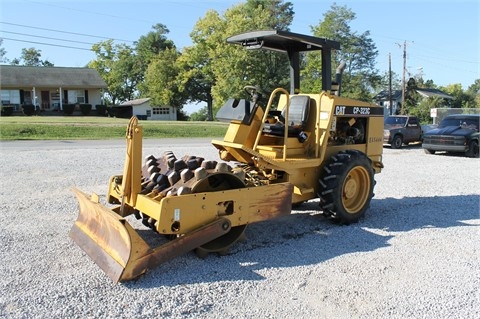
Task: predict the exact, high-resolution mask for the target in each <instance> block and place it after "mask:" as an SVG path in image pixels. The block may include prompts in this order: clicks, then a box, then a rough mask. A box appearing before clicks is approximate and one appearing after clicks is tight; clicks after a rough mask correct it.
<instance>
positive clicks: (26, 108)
mask: <svg viewBox="0 0 480 319" xmlns="http://www.w3.org/2000/svg"><path fill="white" fill-rule="evenodd" d="M22 111H23V114H25V115H27V116H31V115H33V114H35V105H33V104H24V105H22Z"/></svg>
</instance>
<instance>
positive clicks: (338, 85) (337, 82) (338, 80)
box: [332, 61, 346, 96]
mask: <svg viewBox="0 0 480 319" xmlns="http://www.w3.org/2000/svg"><path fill="white" fill-rule="evenodd" d="M345 66H346V63H345V61H342V63H340V65H339V66H338V67H337V69H336V71H335V82H334V83H333V85H332V88H333V87H335V88H336V90H335V95H336V96H340V91H341V89H342V74H343V70H345Z"/></svg>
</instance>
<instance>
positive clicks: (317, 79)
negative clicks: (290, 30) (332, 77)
mask: <svg viewBox="0 0 480 319" xmlns="http://www.w3.org/2000/svg"><path fill="white" fill-rule="evenodd" d="M354 19H355V13H354V12H353V11H352V10H351V9H349V8H347V7H346V6H338V5H337V4H335V3H334V4H333V5H332V6H331V8H330V10H329V11H327V12H326V13H325V14H324V19H323V21H322V20H321V21H320V22H319V24H318V25H316V26H313V27H312V32H313V34H314V35H315V36H318V37H324V38H328V39H334V40H336V41H339V42H340V44H341V50H340V51H336V52H333V54H332V56H333V60H334V62H333V65H334V66H335V65H339V64H340V63H341V62H342V61H344V62H345V63H346V67H345V71H344V74H343V77H342V82H343V84H342V87H343V88H342V92H343V95H344V96H347V97H351V98H356V99H360V100H367V101H370V100H371V98H372V94H373V91H374V89H375V88H376V87H377V86H379V84H380V82H381V77H380V76H379V74H378V71H377V70H376V69H375V59H376V57H377V56H378V51H377V48H376V46H375V43H374V42H373V40H372V39H371V38H370V31H365V32H363V33H361V34H359V33H357V32H354V31H352V30H351V27H350V24H351V22H352V21H353V20H354ZM320 66H321V60H320V54H319V53H313V54H308V55H307V56H306V61H305V69H304V71H303V72H302V80H303V83H304V85H302V89H303V90H304V91H305V90H317V91H318V90H320V88H321V73H320V72H319V71H318V70H320V68H319V67H320Z"/></svg>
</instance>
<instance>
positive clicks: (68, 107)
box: [63, 104, 75, 115]
mask: <svg viewBox="0 0 480 319" xmlns="http://www.w3.org/2000/svg"><path fill="white" fill-rule="evenodd" d="M73 111H75V104H63V113H65V114H67V115H72V114H73Z"/></svg>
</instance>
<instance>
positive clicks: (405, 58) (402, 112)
mask: <svg viewBox="0 0 480 319" xmlns="http://www.w3.org/2000/svg"><path fill="white" fill-rule="evenodd" d="M406 70H407V41H403V76H402V109H401V111H400V114H402V115H405V72H406Z"/></svg>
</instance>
